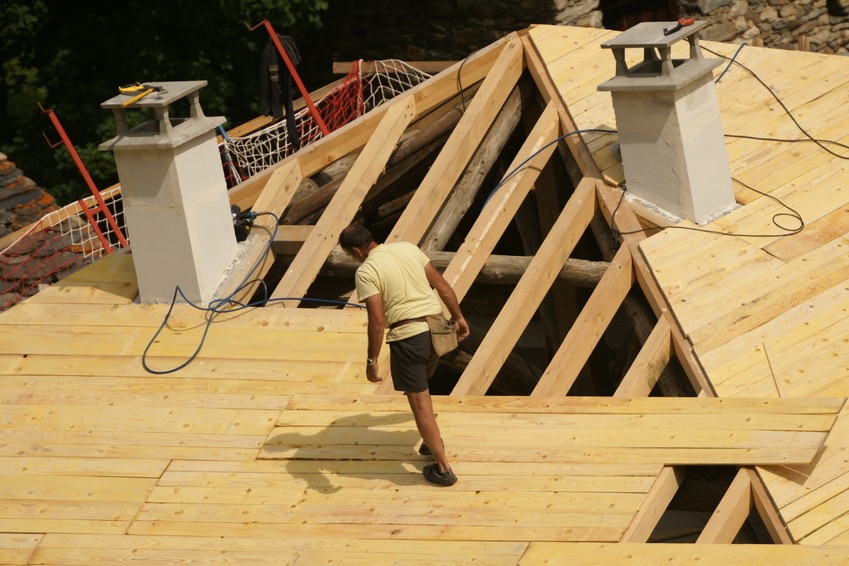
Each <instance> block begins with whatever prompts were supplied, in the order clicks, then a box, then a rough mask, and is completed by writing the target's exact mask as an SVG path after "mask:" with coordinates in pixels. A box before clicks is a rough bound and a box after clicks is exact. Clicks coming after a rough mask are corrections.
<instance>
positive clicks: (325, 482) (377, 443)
mask: <svg viewBox="0 0 849 566" xmlns="http://www.w3.org/2000/svg"><path fill="white" fill-rule="evenodd" d="M277 431H278V434H275V435H273V436H271V437H269V439H268V440H267V441H266V444H265V446H264V447H263V454H262V455H261V456H260V457H261V458H264V459H273V460H286V469H287V470H288V471H289V473H291V474H292V476H294V477H296V478H299V479H302V480H303V481H305V482H306V483H307V485H308V486H309V488H310V489H313V490H316V491H320V492H323V493H327V494H330V493H336V492H338V491H339V490H340V489H342V487H343V485H336V484H334V482H333V480H332V478H333V477H334V476H336V477H338V478H343V477H356V478H362V479H369V480H375V479H383V480H385V481H390V482H392V483H394V484H396V485H417V484H420V483H421V475H420V472H421V470H420V469H419V470H418V472H419V474H415V473H411V472H413V471H414V468H413V466H411V465H410V462H411V461H413V462H415V461H418V460H423V461H424V458H423V457H421V456H419V455H418V453H416V451H415V448H414V447H415V444H416V443H417V442H418V441H419V440H420V437H419V433H418V430H417V429H416V425H415V422H414V420H413V416H412V415H411V414H410V413H408V412H395V413H384V414H378V415H374V414H370V413H363V414H357V415H349V416H345V417H340V418H338V419H334V420H333V421H331V422H330V423H328V424H327V425H323V426H317V425H314V424H303V425H301V424H292V425H283V426H280V427H278V429H277ZM405 464H406V466H405ZM415 467H416V468H420V467H421V466H415ZM342 483H343V484H345V483H348V484H350V482H348V481H346V480H343V481H342Z"/></svg>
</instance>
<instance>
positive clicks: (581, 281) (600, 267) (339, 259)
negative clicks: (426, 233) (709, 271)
mask: <svg viewBox="0 0 849 566" xmlns="http://www.w3.org/2000/svg"><path fill="white" fill-rule="evenodd" d="M310 231H312V226H281V227H280V228H279V229H278V232H277V241H279V247H278V244H275V245H274V246H273V248H272V249H274V250H275V251H276V252H277V253H282V254H286V255H295V254H296V253H297V249H294V250H293V247H294V246H296V245H297V246H298V249H300V245H298V244H297V242H295V241H294V240H293V239H294V238H299V237H303V238H304V239H306V237H307V236H309V232H310ZM301 243H302V242H301ZM427 255H428V257H429V258H430V261H431V263H433V265H434V266H435V267H436V268H437V269H438V270H440V271H444V270H445V269H446V268H447V266H449V265H450V264H451V262H452V261H453V260H454V258H455V257H456V255H457V254H456V253H455V252H430V251H429V252H427ZM532 259H533V258H532V257H531V256H514V255H491V256H489V258H487V260H486V263H484V264H483V267H482V268H481V270H480V271H479V272H478V275H477V278H476V279H475V282H476V283H482V284H486V285H515V284H516V283H518V282H519V280H520V279H521V278H522V274H524V273H525V271H527V270H528V266H529V265H530V263H531V260H532ZM324 265H325V267H324V269H323V271H322V273H323V274H324V275H331V276H338V277H353V275H354V272H355V271H356V270H357V267H358V266H359V264H358V263H357V262H355V261H353V260H352V259H350V258H349V257H348V256H347V255H346V254H345V252H343V251H342V250H341V249H339V248H334V249H333V251H332V252H330V256H329V257H328V258H327V262H326V263H325V264H324ZM609 265H610V264H609V263H607V262H605V261H588V260H585V259H574V258H571V257H570V258H569V259H567V260H566V263H565V264H564V265H563V269H561V270H560V273H558V274H557V280H558V281H562V282H564V283H567V284H569V285H573V286H575V287H583V288H588V289H592V288H594V287H595V286H596V285H598V282H599V281H601V278H602V277H603V276H604V273H605V271H607V267H608V266H609Z"/></svg>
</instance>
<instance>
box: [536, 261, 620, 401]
mask: <svg viewBox="0 0 849 566" xmlns="http://www.w3.org/2000/svg"><path fill="white" fill-rule="evenodd" d="M633 282H634V272H633V268H632V264H631V252H630V251H629V250H628V248H627V247H621V248H619V251H618V252H617V253H616V256H615V257H614V258H613V260H611V262H610V266H609V267H608V268H607V271H605V273H604V276H603V277H602V278H601V281H599V284H598V286H597V287H596V288H595V289H594V290H593V292H592V295H590V298H589V300H587V303H586V304H585V305H584V308H583V309H582V310H581V314H580V315H579V316H578V320H576V321H575V324H574V325H573V326H572V328H570V329H569V333H568V334H567V335H566V338H565V339H564V340H563V342H562V343H561V344H560V346H559V347H558V349H557V353H556V354H555V355H554V357H553V358H552V359H551V362H549V364H548V367H547V368H546V369H545V371H544V372H543V374H542V375H541V376H540V378H539V382H537V385H536V387H534V390H533V392H532V393H531V395H533V396H543V395H550V396H554V397H556V396H559V395H567V394H568V393H569V389H571V388H572V385H573V384H574V383H575V380H576V379H577V378H578V375H579V373H580V371H581V368H583V367H584V364H586V362H587V360H588V359H589V357H590V355H591V354H592V351H593V349H594V348H595V346H596V344H598V341H599V340H600V339H601V337H602V335H603V333H604V331H605V330H606V329H607V325H608V324H610V322H611V320H613V316H614V315H615V314H616V311H617V310H618V309H619V306H620V305H621V304H622V301H623V300H624V299H625V296H626V295H627V294H628V292H629V291H630V290H631V286H632V284H633Z"/></svg>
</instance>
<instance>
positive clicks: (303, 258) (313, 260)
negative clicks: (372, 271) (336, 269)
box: [271, 98, 416, 304]
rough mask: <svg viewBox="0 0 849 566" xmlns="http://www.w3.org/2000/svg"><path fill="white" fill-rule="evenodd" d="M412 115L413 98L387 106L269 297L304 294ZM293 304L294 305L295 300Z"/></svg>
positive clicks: (413, 112) (352, 216)
mask: <svg viewBox="0 0 849 566" xmlns="http://www.w3.org/2000/svg"><path fill="white" fill-rule="evenodd" d="M415 114H416V112H415V105H414V100H413V99H412V98H407V99H405V100H404V101H402V102H401V103H398V104H393V105H392V106H390V108H389V109H388V110H387V112H386V113H385V114H384V116H383V120H381V122H380V124H379V125H378V127H377V128H376V129H375V131H374V135H373V136H372V137H371V139H370V140H369V142H368V143H367V144H366V146H365V148H363V151H362V152H361V153H360V155H359V157H358V158H357V161H356V163H354V166H353V167H352V168H351V171H350V172H349V173H348V175H347V176H346V177H345V180H344V181H343V182H342V185H341V186H340V187H339V190H338V191H337V192H336V196H335V197H334V198H333V200H332V201H330V204H329V205H328V206H327V208H326V209H325V211H324V214H322V216H321V218H320V219H319V221H318V223H317V224H316V226H315V228H314V229H313V231H312V233H311V234H310V237H309V238H307V241H306V242H304V246H303V248H301V251H300V252H298V255H297V256H295V259H294V260H293V261H292V263H291V264H290V265H289V269H287V270H286V274H285V275H284V276H283V279H282V280H281V281H280V283H279V284H278V285H277V288H276V289H274V292H273V293H272V294H271V297H272V298H274V299H279V298H283V297H287V298H288V297H303V296H306V294H307V290H308V289H309V286H310V285H311V284H312V282H313V281H314V280H315V278H316V277H317V276H318V272H319V270H320V269H321V266H322V265H324V261H325V260H326V259H327V256H329V255H330V252H331V250H332V249H333V248H334V246H336V242H337V240H338V238H339V234H340V233H341V232H342V230H343V229H344V228H345V227H346V226H347V225H348V224H350V222H351V221H352V220H353V219H354V216H355V215H356V212H357V209H358V208H359V206H360V204H361V203H362V201H363V199H364V198H365V196H366V193H367V192H368V189H369V187H371V186H372V185H373V184H374V183H375V182H376V181H377V177H378V176H379V175H380V173H381V172H382V171H383V169H384V167H385V165H386V162H387V161H388V160H389V156H390V155H391V154H392V150H393V149H394V148H395V145H396V144H397V143H398V140H399V139H400V138H401V135H402V134H403V133H404V130H406V129H407V126H408V125H409V124H410V121H412V119H413V117H414V116H415ZM293 303H294V304H297V301H293Z"/></svg>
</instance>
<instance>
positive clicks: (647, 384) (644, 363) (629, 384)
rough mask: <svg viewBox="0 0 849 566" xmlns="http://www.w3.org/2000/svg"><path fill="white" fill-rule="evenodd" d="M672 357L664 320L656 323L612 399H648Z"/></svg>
mask: <svg viewBox="0 0 849 566" xmlns="http://www.w3.org/2000/svg"><path fill="white" fill-rule="evenodd" d="M671 357H672V331H671V329H670V328H669V322H668V321H667V320H666V319H665V318H661V319H660V320H658V321H657V323H656V324H655V326H654V328H653V329H652V331H651V334H649V337H648V339H647V340H646V342H645V344H643V347H642V348H640V351H639V353H638V354H637V356H636V358H634V361H633V362H632V363H631V367H630V368H629V369H628V372H627V373H626V374H625V377H623V378H622V382H621V383H620V384H619V386H618V387H617V388H616V391H615V392H614V393H613V396H614V397H648V396H649V394H650V393H651V391H652V389H654V386H655V385H656V384H657V380H658V379H659V378H660V374H661V372H663V370H664V368H666V365H667V364H668V363H669V360H670V359H671Z"/></svg>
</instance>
